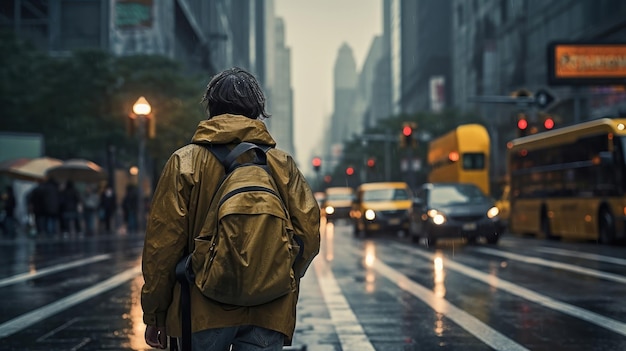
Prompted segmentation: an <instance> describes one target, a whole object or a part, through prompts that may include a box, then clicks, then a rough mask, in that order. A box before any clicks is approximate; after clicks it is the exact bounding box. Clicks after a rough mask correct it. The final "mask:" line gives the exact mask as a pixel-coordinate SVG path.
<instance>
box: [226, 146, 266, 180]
mask: <svg viewBox="0 0 626 351" xmlns="http://www.w3.org/2000/svg"><path fill="white" fill-rule="evenodd" d="M250 150H253V151H254V153H255V154H256V159H255V161H254V163H255V164H259V165H266V164H267V155H265V150H263V149H261V148H260V147H259V146H258V145H256V144H253V143H248V142H241V143H239V144H237V146H235V147H234V148H233V149H232V150H231V151H230V153H229V154H228V156H226V158H225V159H224V162H223V164H224V168H225V169H226V173H230V172H232V171H233V170H234V169H235V168H237V167H238V166H240V164H239V163H238V162H237V158H238V157H239V156H241V155H243V154H244V153H246V152H248V151H250Z"/></svg>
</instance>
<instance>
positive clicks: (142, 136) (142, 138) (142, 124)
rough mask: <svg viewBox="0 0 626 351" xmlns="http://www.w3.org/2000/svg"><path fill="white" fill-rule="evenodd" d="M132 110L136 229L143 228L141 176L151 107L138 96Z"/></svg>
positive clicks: (144, 99) (143, 169)
mask: <svg viewBox="0 0 626 351" xmlns="http://www.w3.org/2000/svg"><path fill="white" fill-rule="evenodd" d="M133 112H134V114H135V116H136V118H137V122H138V123H137V127H138V128H137V129H138V132H139V133H138V135H137V136H138V137H139V154H138V156H137V168H138V170H139V172H138V174H137V198H138V199H137V219H138V223H137V225H138V229H139V230H142V229H144V228H145V227H144V220H145V214H144V199H143V197H144V196H143V178H144V175H145V173H146V169H145V164H144V158H145V152H146V118H148V115H149V114H150V112H152V107H150V104H149V103H148V100H146V98H145V97H143V96H142V97H140V98H139V99H137V101H136V102H135V104H134V105H133Z"/></svg>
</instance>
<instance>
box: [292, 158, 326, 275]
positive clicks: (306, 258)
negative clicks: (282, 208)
mask: <svg viewBox="0 0 626 351" xmlns="http://www.w3.org/2000/svg"><path fill="white" fill-rule="evenodd" d="M290 161H291V162H289V175H290V176H289V185H288V189H289V190H288V191H287V194H288V200H287V201H286V202H287V206H288V210H289V215H290V216H291V222H292V224H293V227H294V230H295V235H296V237H297V240H298V241H299V244H300V245H301V253H302V256H301V257H300V259H299V260H297V261H296V262H295V265H294V270H295V273H296V274H297V275H298V276H299V277H302V276H304V273H305V272H306V270H307V268H308V267H309V265H310V264H311V262H312V261H313V259H314V258H315V256H317V254H318V253H319V250H320V209H319V206H318V204H317V201H316V200H315V196H314V195H313V191H312V190H311V187H310V186H309V184H308V183H307V181H306V179H305V178H304V175H302V173H301V172H300V170H299V169H298V168H297V167H296V164H295V162H294V161H293V160H292V159H291V158H290Z"/></svg>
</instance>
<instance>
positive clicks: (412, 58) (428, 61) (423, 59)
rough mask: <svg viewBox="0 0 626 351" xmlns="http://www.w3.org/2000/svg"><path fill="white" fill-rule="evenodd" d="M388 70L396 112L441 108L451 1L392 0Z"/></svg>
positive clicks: (446, 76)
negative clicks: (389, 69) (389, 63)
mask: <svg viewBox="0 0 626 351" xmlns="http://www.w3.org/2000/svg"><path fill="white" fill-rule="evenodd" d="M390 5H391V7H390V9H389V12H388V13H389V15H390V16H391V17H390V23H391V27H390V30H391V37H390V39H391V42H390V45H391V64H392V66H391V72H392V79H393V83H392V87H393V90H392V92H393V104H394V112H395V114H400V113H408V114H411V113H415V112H420V111H440V110H441V109H443V108H444V107H446V100H447V99H448V100H449V99H450V97H449V96H450V95H451V89H450V88H449V87H450V86H451V84H450V81H451V79H452V74H451V69H452V67H451V60H450V54H451V43H450V39H451V36H450V34H451V33H450V31H451V26H450V24H451V21H450V15H449V14H450V8H451V6H450V2H449V1H439V0H392V1H391V2H390Z"/></svg>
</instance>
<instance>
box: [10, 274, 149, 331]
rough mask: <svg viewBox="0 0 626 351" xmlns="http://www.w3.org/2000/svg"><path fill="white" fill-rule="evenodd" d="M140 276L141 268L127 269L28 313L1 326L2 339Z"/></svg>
mask: <svg viewBox="0 0 626 351" xmlns="http://www.w3.org/2000/svg"><path fill="white" fill-rule="evenodd" d="M139 274H141V266H136V267H133V268H131V269H127V270H125V271H124V272H122V273H119V274H117V275H115V276H113V277H111V278H109V279H107V280H105V281H102V282H100V283H98V284H96V285H93V286H91V287H89V288H87V289H84V290H81V291H79V292H77V293H75V294H73V295H70V296H68V297H66V298H63V299H60V300H57V301H55V302H53V303H51V304H49V305H46V306H43V307H41V308H38V309H36V310H34V311H31V312H28V313H26V314H23V315H21V316H19V317H16V318H14V319H11V320H9V321H7V322H4V323H2V324H0V338H5V337H7V336H9V335H12V334H15V333H17V332H19V331H20V330H22V329H25V328H27V327H29V326H31V325H33V324H35V323H37V322H39V321H41V320H44V319H46V318H48V317H50V316H52V315H54V314H56V313H59V312H61V311H63V310H66V309H68V308H70V307H72V306H74V305H77V304H79V303H81V302H83V301H85V300H88V299H90V298H92V297H94V296H97V295H99V294H102V293H104V292H106V291H109V290H111V289H113V288H116V287H118V286H119V285H122V284H124V283H125V282H127V281H129V280H131V279H133V278H135V277H136V276H137V275H139Z"/></svg>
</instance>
